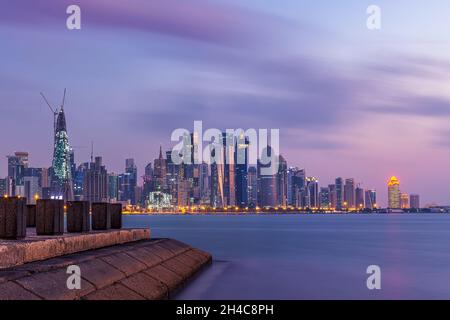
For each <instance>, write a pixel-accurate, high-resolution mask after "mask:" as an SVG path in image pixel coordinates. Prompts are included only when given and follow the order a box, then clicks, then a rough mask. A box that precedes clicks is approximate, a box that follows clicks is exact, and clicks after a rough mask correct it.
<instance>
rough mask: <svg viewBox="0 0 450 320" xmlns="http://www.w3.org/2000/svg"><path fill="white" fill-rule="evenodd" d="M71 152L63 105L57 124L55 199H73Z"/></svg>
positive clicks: (53, 174)
mask: <svg viewBox="0 0 450 320" xmlns="http://www.w3.org/2000/svg"><path fill="white" fill-rule="evenodd" d="M71 152H72V150H71V148H70V145H69V137H68V135H67V127H66V116H65V114H64V108H63V107H61V109H60V110H59V112H58V116H57V120H56V124H55V142H54V149H53V163H52V179H51V197H52V198H54V199H61V200H62V199H64V200H69V201H70V200H73V183H72V168H71V162H70V157H71Z"/></svg>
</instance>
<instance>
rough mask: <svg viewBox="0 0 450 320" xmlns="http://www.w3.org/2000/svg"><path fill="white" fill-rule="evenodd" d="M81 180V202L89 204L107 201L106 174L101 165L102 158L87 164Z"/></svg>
mask: <svg viewBox="0 0 450 320" xmlns="http://www.w3.org/2000/svg"><path fill="white" fill-rule="evenodd" d="M83 179H84V180H83V200H85V201H89V202H91V203H92V202H107V201H108V172H107V171H106V168H105V166H104V165H103V164H102V157H96V158H95V162H91V163H89V168H88V169H87V170H86V171H85V173H84V177H83Z"/></svg>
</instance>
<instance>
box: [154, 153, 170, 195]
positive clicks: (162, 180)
mask: <svg viewBox="0 0 450 320" xmlns="http://www.w3.org/2000/svg"><path fill="white" fill-rule="evenodd" d="M153 175H154V178H153V181H154V183H155V187H154V191H163V190H166V189H167V164H166V159H164V157H163V153H162V147H161V146H160V147H159V157H158V159H155V161H153Z"/></svg>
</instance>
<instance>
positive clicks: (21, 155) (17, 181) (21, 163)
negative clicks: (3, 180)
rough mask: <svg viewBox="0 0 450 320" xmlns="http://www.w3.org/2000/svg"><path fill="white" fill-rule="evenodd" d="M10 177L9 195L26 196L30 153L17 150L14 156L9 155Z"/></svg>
mask: <svg viewBox="0 0 450 320" xmlns="http://www.w3.org/2000/svg"><path fill="white" fill-rule="evenodd" d="M7 158H8V177H10V182H11V185H10V188H9V189H10V191H9V192H8V195H9V196H16V195H18V196H25V194H24V192H25V191H24V190H25V189H24V177H25V170H26V169H27V168H28V153H27V152H15V153H14V155H13V156H8V157H7Z"/></svg>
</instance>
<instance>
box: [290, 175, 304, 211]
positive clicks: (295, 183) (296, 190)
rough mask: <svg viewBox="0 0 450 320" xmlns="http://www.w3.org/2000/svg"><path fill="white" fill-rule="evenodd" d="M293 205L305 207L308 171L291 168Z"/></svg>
mask: <svg viewBox="0 0 450 320" xmlns="http://www.w3.org/2000/svg"><path fill="white" fill-rule="evenodd" d="M290 170H292V176H291V197H292V198H291V202H292V203H291V205H293V206H296V207H304V206H305V201H304V195H305V188H306V171H305V169H298V168H291V169H290Z"/></svg>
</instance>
